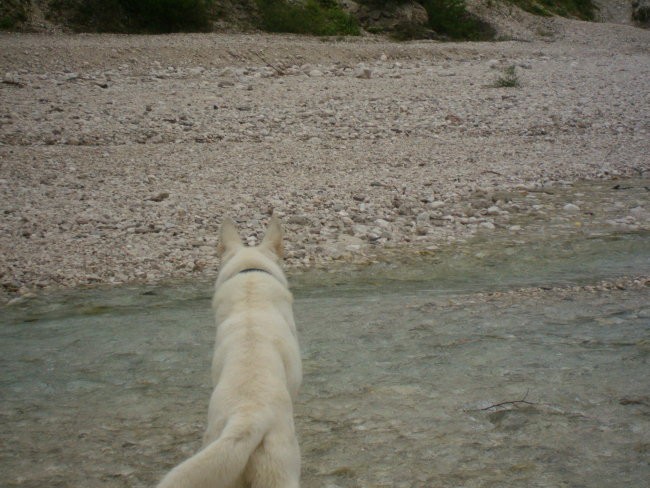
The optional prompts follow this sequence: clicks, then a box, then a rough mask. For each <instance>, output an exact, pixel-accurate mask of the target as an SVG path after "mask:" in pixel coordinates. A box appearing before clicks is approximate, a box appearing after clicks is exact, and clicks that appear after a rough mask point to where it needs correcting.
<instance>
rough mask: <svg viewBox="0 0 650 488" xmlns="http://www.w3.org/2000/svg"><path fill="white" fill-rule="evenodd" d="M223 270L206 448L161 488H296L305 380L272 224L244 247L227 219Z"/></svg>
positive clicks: (276, 226)
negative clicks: (296, 407)
mask: <svg viewBox="0 0 650 488" xmlns="http://www.w3.org/2000/svg"><path fill="white" fill-rule="evenodd" d="M219 253H220V255H221V257H222V265H221V269H220V271H219V275H218V277H217V282H216V286H215V287H216V291H215V294H214V299H213V302H212V303H213V308H214V310H215V316H216V322H217V339H216V346H215V351H214V358H213V361H212V380H213V383H214V385H215V387H214V391H213V393H212V397H211V398H210V407H209V411H208V427H207V429H206V432H205V435H204V439H203V448H202V449H201V451H199V452H198V453H197V454H195V455H194V456H192V457H191V458H189V459H188V460H186V461H185V462H183V463H181V464H180V465H178V466H176V467H175V468H174V469H173V470H172V471H170V472H169V473H168V474H167V476H165V478H164V479H163V480H162V481H161V482H160V484H159V485H158V488H172V487H173V488H190V487H192V488H231V487H233V488H235V487H251V488H297V487H298V486H299V478H300V450H299V448H298V441H297V439H296V435H295V429H294V423H293V400H294V399H295V398H296V396H297V394H298V389H299V387H300V383H301V381H302V367H301V362H300V350H299V348H298V340H297V337H296V326H295V323H294V320H293V312H292V309H291V303H292V301H293V297H292V296H291V292H289V289H288V287H287V280H286V278H285V277H284V274H283V273H282V270H281V269H280V266H279V261H280V258H281V257H282V230H281V229H280V223H279V221H278V220H277V218H276V217H272V218H271V221H270V222H269V225H268V228H267V231H266V235H265V236H264V239H263V241H262V243H261V244H260V245H259V246H256V247H246V246H244V244H243V243H242V241H241V239H240V238H239V235H238V234H237V230H236V229H235V226H234V224H233V222H232V221H231V220H229V219H228V220H226V221H225V222H224V223H223V226H222V227H221V242H220V245H219Z"/></svg>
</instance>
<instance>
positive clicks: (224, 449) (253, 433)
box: [158, 416, 270, 488]
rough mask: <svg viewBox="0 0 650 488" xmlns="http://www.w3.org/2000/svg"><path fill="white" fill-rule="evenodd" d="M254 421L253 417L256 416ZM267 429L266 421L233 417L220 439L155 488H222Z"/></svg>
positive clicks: (232, 479) (233, 478) (238, 472)
mask: <svg viewBox="0 0 650 488" xmlns="http://www.w3.org/2000/svg"><path fill="white" fill-rule="evenodd" d="M256 417H257V416H256ZM269 427H270V421H269V418H268V417H267V418H260V417H257V418H255V419H253V420H251V418H250V417H249V416H246V418H243V416H234V417H232V418H230V419H229V420H228V423H227V424H226V426H225V428H224V429H223V432H222V433H221V435H220V436H219V437H218V438H217V439H216V440H215V441H213V442H212V443H210V444H208V445H207V446H205V447H204V448H203V449H201V450H200V451H199V452H197V453H196V454H195V455H194V456H192V457H191V458H189V459H187V460H186V461H184V462H182V463H181V464H179V465H178V466H176V467H175V468H174V469H172V470H171V471H170V472H169V473H168V474H167V476H165V477H164V478H163V480H162V481H161V482H160V484H159V485H158V488H226V487H228V486H231V485H232V484H233V483H234V482H235V481H236V480H237V478H238V477H239V476H240V475H241V474H242V472H243V471H244V468H246V464H247V463H248V459H249V458H250V456H251V454H252V453H253V451H254V450H255V448H256V447H257V446H258V445H259V444H260V443H261V442H262V439H263V438H264V436H265V435H266V433H267V432H268V429H269Z"/></svg>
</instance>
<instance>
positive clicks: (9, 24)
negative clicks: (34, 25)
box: [0, 0, 30, 30]
mask: <svg viewBox="0 0 650 488" xmlns="http://www.w3.org/2000/svg"><path fill="white" fill-rule="evenodd" d="M29 8H30V3H29V2H28V1H25V0H2V1H0V29H2V30H13V29H16V28H18V27H19V26H20V25H21V24H22V23H23V22H26V21H27V17H28V15H27V14H28V13H29Z"/></svg>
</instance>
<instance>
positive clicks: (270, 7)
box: [257, 0, 360, 36]
mask: <svg viewBox="0 0 650 488" xmlns="http://www.w3.org/2000/svg"><path fill="white" fill-rule="evenodd" d="M257 5H258V8H259V14H260V28H261V29H262V30H265V31H267V32H289V33H293V34H310V35H315V36H336V35H348V36H358V35H359V33H360V32H359V25H358V23H357V21H356V19H354V18H353V17H352V16H350V15H349V14H347V13H346V12H344V11H343V10H341V8H340V7H339V6H338V4H337V3H336V1H335V0H320V1H317V0H307V1H306V2H305V3H289V2H287V1H286V0H257Z"/></svg>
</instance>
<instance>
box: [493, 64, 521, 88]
mask: <svg viewBox="0 0 650 488" xmlns="http://www.w3.org/2000/svg"><path fill="white" fill-rule="evenodd" d="M492 86H493V87H494V88H515V87H518V86H521V83H520V81H519V77H518V76H517V72H516V68H515V65H514V64H513V65H510V66H508V67H507V68H506V69H504V70H503V75H501V76H500V77H499V78H497V80H496V81H495V82H494V85H492Z"/></svg>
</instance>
